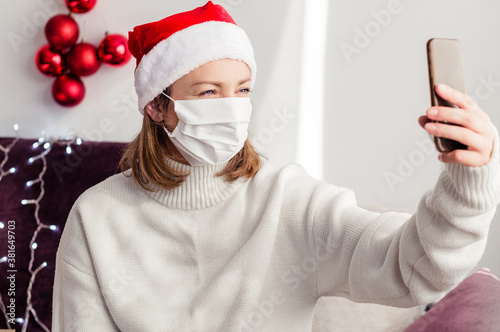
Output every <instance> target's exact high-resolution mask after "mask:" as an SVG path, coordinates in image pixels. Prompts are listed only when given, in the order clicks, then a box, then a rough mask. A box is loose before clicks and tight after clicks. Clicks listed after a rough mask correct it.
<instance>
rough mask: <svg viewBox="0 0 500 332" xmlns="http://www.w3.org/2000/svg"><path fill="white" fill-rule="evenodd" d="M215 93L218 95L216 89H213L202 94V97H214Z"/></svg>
mask: <svg viewBox="0 0 500 332" xmlns="http://www.w3.org/2000/svg"><path fill="white" fill-rule="evenodd" d="M215 93H216V91H215V90H214V89H212V90H207V91H204V92H202V93H200V96H207V95H214V94H215Z"/></svg>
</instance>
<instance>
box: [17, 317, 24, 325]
mask: <svg viewBox="0 0 500 332" xmlns="http://www.w3.org/2000/svg"><path fill="white" fill-rule="evenodd" d="M16 322H18V323H19V324H23V323H24V319H22V318H21V317H19V318H16Z"/></svg>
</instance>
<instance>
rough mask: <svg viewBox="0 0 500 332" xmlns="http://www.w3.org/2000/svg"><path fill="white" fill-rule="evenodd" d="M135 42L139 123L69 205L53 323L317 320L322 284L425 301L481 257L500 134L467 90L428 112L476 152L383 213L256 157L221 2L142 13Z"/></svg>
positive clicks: (142, 326) (169, 327) (248, 73)
mask: <svg viewBox="0 0 500 332" xmlns="http://www.w3.org/2000/svg"><path fill="white" fill-rule="evenodd" d="M130 49H131V51H132V53H133V54H134V56H135V57H136V58H137V63H138V65H137V68H136V71H135V84H136V91H137V94H138V96H139V109H140V111H141V112H143V114H144V122H143V127H142V130H141V132H140V134H139V135H138V137H137V138H136V139H135V140H134V141H133V142H132V143H131V144H130V146H129V148H128V149H127V151H126V152H125V154H124V156H123V159H122V162H121V164H122V167H123V168H124V169H125V172H124V173H122V174H118V175H115V176H113V177H111V178H109V179H107V180H106V181H104V182H102V183H100V184H99V185H97V186H95V187H93V188H91V189H90V190H88V191H87V192H85V193H84V194H83V195H82V196H81V197H80V198H79V199H78V201H77V202H76V203H75V205H74V207H73V209H72V211H71V213H70V216H69V218H68V222H67V224H66V227H65V229H64V233H63V236H62V238H61V243H60V246H59V251H58V256H57V266H56V280H55V288H54V316H53V330H54V331H118V330H120V331H307V330H310V329H311V322H312V317H313V311H314V306H315V304H316V301H317V299H318V298H319V297H321V296H343V297H346V298H349V299H351V300H354V301H359V302H375V303H381V304H386V305H392V306H403V307H408V306H414V305H418V304H423V303H429V302H432V301H434V300H436V299H438V298H440V297H441V296H442V295H443V294H444V293H445V292H446V291H448V290H449V289H451V288H452V287H454V286H455V285H456V284H457V283H458V282H460V281H461V280H462V279H463V278H464V277H465V276H466V275H467V273H468V272H469V271H470V270H471V269H472V268H473V267H474V266H475V265H476V263H477V262H478V260H479V259H480V257H481V255H482V253H483V250H484V247H485V243H486V237H487V233H488V226H489V223H490V221H491V219H492V217H493V215H494V213H495V209H496V205H497V203H498V202H499V198H500V183H499V178H498V177H499V173H498V164H499V160H498V155H499V153H498V144H497V142H498V138H497V135H496V132H495V130H494V128H493V126H491V125H490V121H489V119H488V116H487V115H486V114H485V113H484V112H483V111H482V110H481V109H479V107H478V106H477V105H476V104H474V103H473V101H472V99H470V98H469V97H467V96H465V95H463V94H461V93H459V92H457V91H454V90H452V89H451V88H448V87H444V86H440V87H438V88H437V92H438V94H439V95H440V96H441V97H442V98H444V99H446V100H448V101H450V102H452V103H453V104H456V105H458V106H459V107H460V108H458V109H453V108H430V109H429V110H427V113H426V116H423V117H421V118H420V123H421V125H422V126H423V127H424V128H425V129H426V130H427V131H428V132H429V133H430V134H432V135H437V136H442V137H446V138H450V139H456V140H458V141H460V142H462V143H464V144H465V145H467V146H468V150H462V151H454V152H451V153H447V154H442V155H441V158H440V159H441V160H442V161H443V162H444V163H445V166H446V167H445V169H444V170H443V172H442V174H441V176H440V178H439V180H438V182H437V184H436V186H435V188H434V190H432V191H429V192H428V193H426V194H425V195H424V197H423V198H422V200H421V202H420V205H419V207H418V210H417V212H416V213H415V214H414V215H413V216H412V215H408V214H399V213H384V214H379V213H374V212H370V211H366V210H364V209H361V208H359V207H358V206H356V201H355V199H354V194H353V193H352V192H351V191H350V190H347V189H345V188H339V187H335V186H333V185H329V184H327V183H324V182H321V181H317V180H315V179H312V178H310V177H309V176H308V175H307V174H306V173H305V172H304V170H303V169H302V168H301V167H300V166H298V165H289V166H286V167H284V168H282V169H275V168H273V167H272V166H271V165H270V164H269V162H267V161H265V160H263V159H260V158H259V156H258V154H257V153H256V152H255V151H254V149H253V148H252V146H251V144H250V142H249V141H248V140H247V127H248V121H249V119H250V113H251V104H250V102H249V92H250V90H251V89H252V87H253V85H254V83H255V77H256V66H255V60H254V58H253V51H252V48H251V45H250V42H249V41H248V38H247V37H246V35H245V33H244V32H243V31H242V30H241V29H240V28H239V27H238V26H236V24H235V23H234V21H233V20H232V19H231V17H230V16H229V15H228V14H227V12H226V11H225V10H224V9H223V8H222V7H220V6H216V5H213V4H212V3H211V2H208V3H207V4H206V5H205V6H203V7H200V8H197V9H195V10H192V11H189V12H185V13H180V14H177V15H174V16H171V17H167V18H165V19H164V20H161V21H158V22H153V23H149V24H145V25H142V26H138V27H136V28H135V29H134V31H133V32H131V33H130ZM429 120H438V121H449V122H453V123H457V124H460V125H462V127H457V126H450V125H446V124H440V123H428V121H429ZM494 143H495V144H494Z"/></svg>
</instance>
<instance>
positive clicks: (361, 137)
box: [324, 0, 500, 274]
mask: <svg viewBox="0 0 500 332" xmlns="http://www.w3.org/2000/svg"><path fill="white" fill-rule="evenodd" d="M389 5H396V6H395V8H396V9H397V10H393V11H394V12H395V13H396V14H392V15H391V19H390V22H389V20H386V21H388V23H387V24H385V25H386V26H385V27H383V26H382V25H381V24H378V26H379V27H380V30H379V31H378V30H377V28H376V26H375V25H376V22H377V21H376V20H375V18H374V17H375V16H380V15H375V16H373V13H372V12H375V13H380V12H381V10H383V9H385V10H387V8H388V6H389ZM498 13H500V2H498V1H493V0H487V1H473V2H471V1H466V0H459V1H456V0H454V1H451V0H449V1H448V0H447V1H432V0H419V1H411V0H400V1H397V0H392V1H391V0H374V1H341V0H336V1H330V10H329V28H328V33H329V35H328V37H327V45H328V46H327V47H328V51H327V63H326V66H327V70H326V76H327V79H326V84H325V90H326V91H327V92H328V93H327V94H326V95H327V97H326V99H325V112H326V114H325V122H324V132H325V141H324V146H325V147H324V158H325V159H324V169H325V174H324V178H325V180H326V181H328V182H331V183H335V184H338V185H342V186H346V187H349V188H352V189H354V190H355V192H356V193H357V199H358V202H359V203H360V204H362V205H366V206H375V207H382V208H388V209H398V210H404V211H410V212H411V211H414V210H415V209H416V207H417V204H418V202H419V199H420V197H421V195H422V194H423V193H424V192H425V191H426V190H428V189H430V188H432V186H433V184H434V183H435V181H436V179H437V176H438V174H439V171H440V164H439V161H438V160H437V153H436V152H435V151H434V149H433V148H432V147H431V146H430V140H429V138H428V136H427V134H426V132H425V131H424V130H422V129H421V128H420V126H419V125H418V123H417V119H418V117H419V116H420V115H423V114H424V112H425V111H426V109H427V108H428V107H429V106H430V97H429V87H428V86H429V85H428V74H427V63H426V61H427V59H426V49H425V45H426V42H427V40H428V39H429V38H433V37H442V38H458V39H460V40H461V41H462V46H463V50H464V62H465V72H466V86H467V90H468V93H469V94H470V95H471V96H473V97H476V99H479V103H480V105H481V107H482V108H483V109H484V110H485V111H487V112H488V114H489V115H490V117H491V119H492V121H493V123H494V124H495V125H496V126H497V127H500V113H499V105H500V65H499V61H500V60H499V59H500V41H499V39H498V31H500V21H499V20H498ZM366 27H368V28H371V29H373V30H372V31H373V32H372V35H373V37H370V42H369V44H368V43H367V44H368V45H367V46H365V47H364V48H362V47H359V54H354V55H352V56H350V57H349V56H348V57H346V56H345V55H344V53H343V52H342V50H341V45H342V43H348V44H350V45H354V43H355V38H356V36H357V35H358V33H356V32H355V29H356V28H359V29H362V30H365V28H366ZM360 41H361V40H356V42H358V45H361V46H364V45H363V44H359V43H360ZM344 45H345V44H344ZM489 77H491V79H492V80H493V81H494V82H498V83H496V85H494V86H488V87H486V86H485V84H484V83H482V82H483V81H484V80H485V79H486V81H487V80H488V78H489ZM488 89H491V91H489V90H488ZM428 147H429V148H430V149H429V150H428ZM387 176H389V178H394V177H395V176H399V177H400V178H399V180H398V181H389V180H388V178H387ZM479 265H480V266H481V267H483V266H488V267H490V268H491V269H492V270H493V271H494V272H495V273H496V274H500V217H499V216H498V214H497V217H496V218H495V220H494V223H493V225H492V227H491V232H490V237H489V242H488V247H487V252H486V254H485V256H484V259H483V260H482V261H481V263H480V264H479Z"/></svg>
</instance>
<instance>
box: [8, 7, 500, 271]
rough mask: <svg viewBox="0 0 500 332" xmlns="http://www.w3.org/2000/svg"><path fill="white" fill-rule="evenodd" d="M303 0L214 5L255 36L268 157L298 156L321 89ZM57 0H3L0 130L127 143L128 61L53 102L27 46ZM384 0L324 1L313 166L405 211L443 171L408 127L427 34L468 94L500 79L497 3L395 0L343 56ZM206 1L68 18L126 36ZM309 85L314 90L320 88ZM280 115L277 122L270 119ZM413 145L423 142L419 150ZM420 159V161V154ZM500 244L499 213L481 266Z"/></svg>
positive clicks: (413, 119)
mask: <svg viewBox="0 0 500 332" xmlns="http://www.w3.org/2000/svg"><path fill="white" fill-rule="evenodd" d="M304 1H305V0H291V1H286V0H273V1H265V0H252V1H250V0H220V1H214V2H217V3H221V4H223V5H225V6H226V8H227V9H228V11H229V12H230V13H231V15H232V16H233V17H234V18H235V20H236V21H237V22H238V24H239V25H240V26H242V27H243V28H244V29H245V30H246V31H247V33H248V35H249V36H250V39H251V40H252V42H253V44H254V48H255V51H256V58H257V63H258V67H259V69H258V71H259V73H258V79H257V85H256V87H255V90H254V93H253V104H254V109H255V112H254V116H253V123H252V125H251V134H252V137H253V139H254V141H255V142H256V143H257V145H258V146H259V147H260V150H261V151H263V152H264V153H265V154H266V155H267V156H269V158H270V159H271V160H272V161H273V163H275V164H277V165H282V164H285V163H288V162H292V161H296V160H297V158H299V157H300V156H297V151H296V149H295V148H296V146H297V144H298V140H299V139H300V140H305V139H307V137H308V135H307V132H304V129H303V128H302V127H300V126H299V124H300V123H301V121H303V120H304V116H307V114H308V112H307V109H304V110H303V112H299V104H300V102H301V101H303V100H304V98H309V99H314V98H318V96H321V94H318V95H316V94H314V93H312V94H311V95H309V94H308V95H304V94H303V91H302V90H301V84H300V81H301V72H302V69H303V68H302V67H301V66H302V54H303V52H302V34H303V28H304V22H303V20H304V17H303V11H304ZM311 1H313V0H311ZM63 2H64V1H63V0H33V1H18V2H11V3H10V4H9V11H8V14H7V13H4V15H3V17H2V20H0V34H2V35H3V36H4V37H5V38H2V39H1V40H0V61H1V63H2V79H1V80H0V91H2V94H1V96H2V97H3V100H2V106H3V107H2V113H1V115H0V119H1V120H0V135H2V136H11V135H14V130H13V125H14V123H17V124H19V126H20V134H21V136H23V137H39V136H44V137H47V138H48V137H61V136H64V135H67V134H71V135H78V136H80V137H82V138H84V139H89V140H106V141H129V140H131V139H132V138H133V137H134V135H135V134H136V133H137V132H138V130H139V128H140V123H141V116H140V114H139V113H138V111H137V107H136V104H135V99H136V96H135V93H134V92H133V70H134V67H135V64H134V61H131V62H130V63H129V64H128V65H126V66H124V67H120V68H110V67H106V66H102V67H101V69H100V70H99V71H98V72H97V73H96V74H95V75H93V76H91V77H86V78H83V80H84V83H85V84H86V87H87V94H86V97H85V99H84V101H83V102H82V103H81V104H80V105H78V106H77V107H74V108H63V107H60V106H58V105H57V104H56V103H55V102H54V101H53V100H52V97H51V94H50V88H51V84H52V79H50V78H47V77H45V76H43V75H42V74H40V73H39V72H38V71H37V69H36V68H35V66H34V60H33V59H34V55H35V53H36V51H37V50H38V48H39V47H40V46H42V45H43V44H45V43H46V41H45V37H44V34H43V26H44V25H45V23H46V21H47V20H48V19H49V17H51V16H53V15H55V14H57V13H65V12H67V10H66V9H65V7H64V6H63V5H62V4H63ZM389 2H390V1H389V0H372V1H343V0H330V1H328V6H329V10H328V33H327V39H326V47H327V52H326V62H325V66H326V68H325V72H324V75H325V90H324V100H323V103H324V105H325V113H324V116H323V118H324V120H323V121H324V125H323V132H324V140H323V142H322V146H323V151H324V154H323V156H322V157H321V158H318V159H317V162H318V163H321V164H322V169H323V170H324V174H323V178H324V179H325V180H326V181H328V182H331V183H334V184H337V185H341V186H346V187H350V188H352V189H354V190H355V192H356V193H357V197H358V201H359V202H360V203H361V204H362V205H364V206H376V207H383V208H389V209H399V210H405V211H413V210H414V209H415V207H416V205H417V203H418V200H419V198H420V196H421V195H422V194H423V193H424V192H425V191H426V190H427V189H430V188H431V187H432V185H433V183H434V182H435V180H436V178H437V176H438V173H439V170H440V165H439V163H438V161H437V159H436V156H437V154H436V153H435V152H434V150H432V149H431V150H426V149H425V144H427V142H428V141H427V135H426V134H425V132H424V131H423V130H422V129H420V127H419V126H418V124H417V118H418V116H419V115H421V114H423V113H424V112H425V110H426V109H427V107H428V106H429V96H428V94H429V89H428V79H427V69H426V58H425V42H426V41H427V39H428V38H430V37H452V38H459V39H460V40H461V41H462V43H463V46H464V57H465V69H466V76H467V86H468V89H469V93H470V94H472V95H474V92H475V91H476V89H478V87H480V86H481V85H482V84H483V83H481V80H482V79H483V78H488V77H489V76H490V75H491V77H492V80H493V81H495V82H497V81H498V82H500V68H499V66H498V64H497V62H496V61H498V59H500V45H499V42H498V41H497V40H498V38H497V34H498V31H500V23H499V22H498V20H497V17H496V16H495V15H496V14H497V13H499V12H500V3H498V2H495V1H494V0H485V1H475V2H471V1H467V0H455V1H452V0H443V1H439V2H437V1H431V0H419V1H412V0H400V1H399V6H396V7H397V8H398V9H399V10H398V13H397V14H394V15H392V18H391V21H390V23H388V24H387V26H386V27H383V28H382V29H381V31H380V32H378V33H377V34H376V35H375V36H374V37H372V38H371V39H370V44H369V45H368V46H366V47H364V48H360V53H359V54H355V55H353V56H352V59H351V61H350V62H348V61H347V59H346V57H345V56H344V55H343V53H342V52H341V49H340V45H341V43H342V42H346V43H350V44H353V42H354V38H355V32H354V30H353V29H354V28H356V27H359V28H361V29H364V28H365V26H366V25H367V24H373V22H375V21H374V20H375V19H374V17H373V16H372V14H371V12H372V11H376V12H379V11H380V10H381V9H384V8H387V7H388V4H389ZM204 3H205V0H183V1H165V0H146V1H132V0H106V1H102V0H100V1H98V2H97V5H96V7H95V8H94V9H93V10H92V11H91V12H89V13H87V14H83V15H77V16H75V17H76V19H77V21H78V22H79V23H80V26H81V27H83V24H84V21H85V22H86V36H87V41H88V42H91V43H94V44H98V43H99V42H100V40H101V39H102V38H103V34H104V31H106V30H108V31H109V32H110V33H121V34H124V35H127V32H128V31H129V30H131V29H132V28H133V27H134V26H135V25H137V24H142V23H145V22H150V21H153V20H158V19H161V18H163V17H165V16H167V15H170V14H172V13H175V12H179V11H183V10H188V9H191V8H193V7H195V6H199V5H203V4H204ZM318 14H321V13H318ZM319 35H321V34H319ZM12 38H21V39H18V41H19V40H22V42H20V44H15V43H14V44H13V43H12V41H11V40H12ZM306 69H307V68H306ZM312 84H314V82H312ZM316 84H317V89H318V91H319V90H320V89H321V88H322V84H321V82H316ZM483 85H484V84H483ZM491 89H492V91H490V94H489V96H488V97H487V98H481V99H483V100H481V101H480V102H481V106H482V107H483V108H484V109H485V110H486V111H488V113H489V114H490V116H491V118H492V120H493V122H494V123H495V124H496V125H497V126H499V127H500V116H499V114H498V111H497V108H498V105H499V103H500V87H499V86H493V87H491ZM481 91H482V92H484V91H487V90H484V89H483V90H481ZM483 97H484V96H483ZM320 98H321V97H320ZM277 121H281V122H279V124H280V125H279V126H276V123H278V122H277ZM299 127H300V128H301V132H300V133H299V132H298V130H299ZM310 130H315V129H314V128H312V129H310ZM417 142H418V143H417ZM310 144H311V145H316V144H318V143H317V142H312V141H311V143H310ZM422 144H423V145H424V148H421V147H419V145H422ZM422 155H423V156H425V157H424V158H421V159H419V157H421V156H422ZM408 159H411V160H412V161H413V163H414V164H415V163H416V164H417V165H416V166H412V167H411V168H410V169H408V170H407V173H402V170H403V169H400V170H398V167H400V164H401V163H402V161H401V160H408ZM311 173H314V170H312V169H311ZM388 173H392V174H395V175H399V176H401V178H402V179H403V180H402V181H401V182H398V183H395V184H393V185H392V186H391V184H390V183H389V182H388V181H387V179H386V175H387V174H388ZM499 240H500V220H499V218H498V217H497V218H496V220H495V222H494V224H493V226H492V228H491V235H490V240H489V244H488V248H487V253H486V255H485V257H484V259H483V261H482V262H481V264H480V266H489V267H491V268H492V270H493V271H494V272H495V273H496V274H498V275H500V258H499V255H498V253H499V252H500V241H499Z"/></svg>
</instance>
